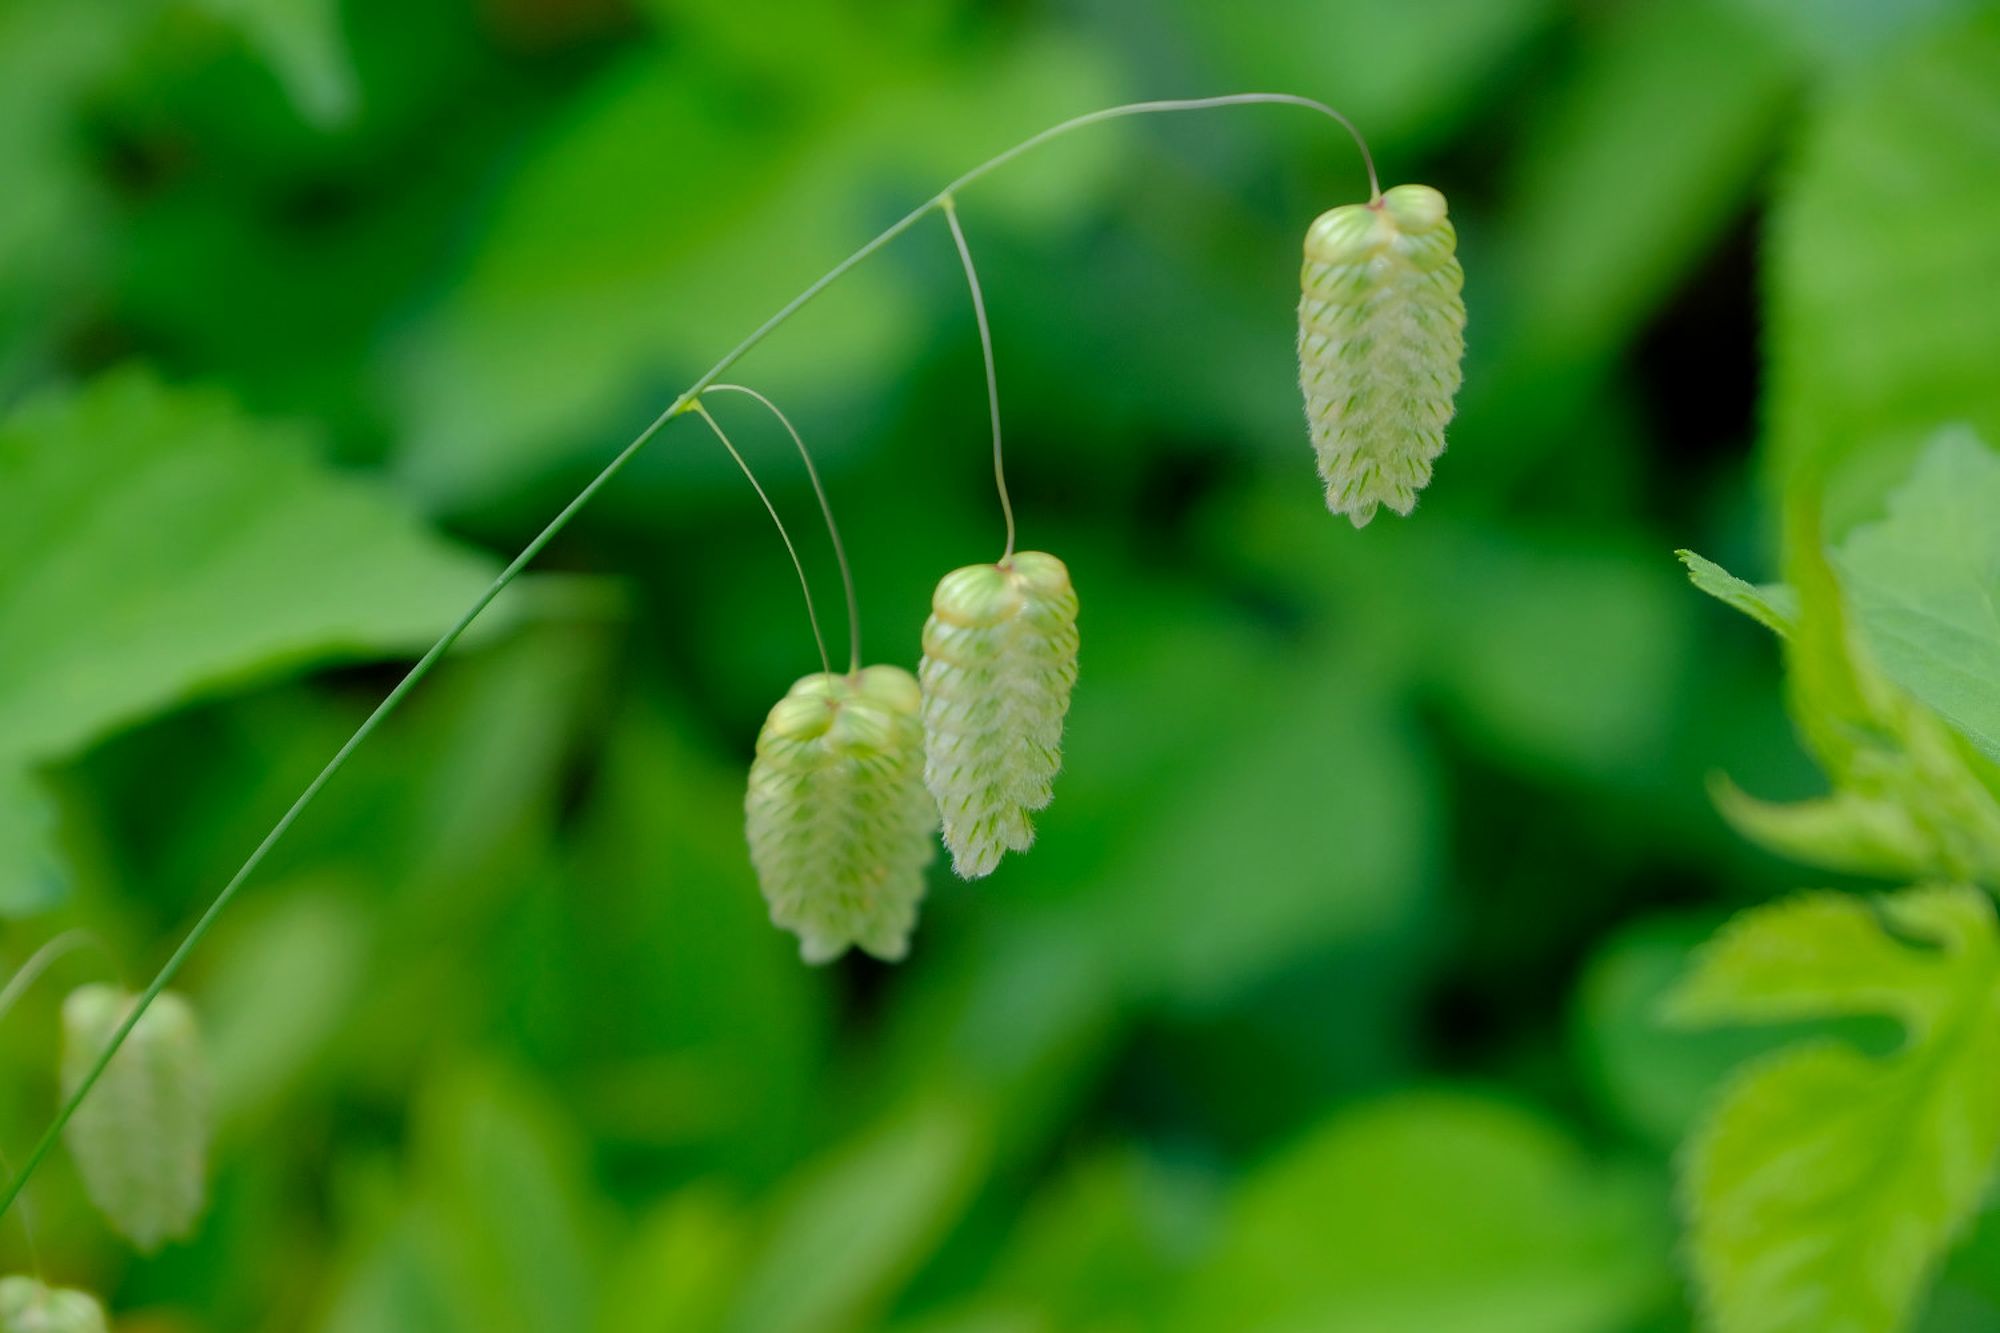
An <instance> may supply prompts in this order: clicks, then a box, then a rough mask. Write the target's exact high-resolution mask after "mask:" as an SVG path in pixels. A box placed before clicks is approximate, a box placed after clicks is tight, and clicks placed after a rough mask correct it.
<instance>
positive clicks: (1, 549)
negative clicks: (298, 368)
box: [0, 372, 489, 905]
mask: <svg viewBox="0 0 2000 1333" xmlns="http://www.w3.org/2000/svg"><path fill="white" fill-rule="evenodd" d="M488 578H489V572H488V569H487V566H486V563H485V562H484V561H483V560H481V559H479V558H477V557H475V556H473V555H472V554H470V553H468V552H466V551H464V550H461V549H459V548H457V547H454V546H451V545H449V544H447V543H445V542H443V541H440V540H439V539H437V538H435V537H433V536H431V535H430V534H429V533H427V532H425V531H424V530H423V529H422V528H421V527H419V526H418V525H417V524H416V522H415V521H414V520H413V519H411V518H410V517H409V516H408V515H407V514H405V513H404V512H402V511H401V510H400V509H399V508H398V507H397V506H396V505H395V504H394V503H393V502H392V501H390V500H388V499H387V498H386V497H385V496H383V495H382V494H380V493H379V492H378V491H375V490H374V489H372V488H370V487H368V486H367V485H365V484H362V483H359V482H356V481H353V480H348V479H343V478H340V477H336V476H333V475H331V474H328V473H326V472H324V471H323V470H322V469H320V468H319V467H318V466H317V465H316V464H315V463H314V462H313V460H312V459H311V457H310V456H309V455H308V453H307V452H306V450H305V448H304V447H303V442H302V441H301V440H300V439H299V438H298V436H297V435H296V434H295V433H294V432H292V431H290V430H287V429H284V428H279V427H273V426H269V425H265V424H262V423H258V422H255V421H252V420H250V419H248V418H245V417H243V416H241V415H240V414H238V413H237V412H236V411H235V410H234V409H233V408H231V406H230V405H229V404H228V402H227V401H226V400H225V399H222V398H220V397H218V396H216V395H213V394H207V393H202V392H198V391H188V390H179V389H170V388H167V387H165V386H164V385H161V384H160V383H158V382H157V381H156V380H154V379H152V378H150V377H148V376H146V375H143V374H139V373H131V372H128V373H123V374H118V375H114V376H111V377H108V378H106V379H103V380H100V381H98V382H97V383H95V384H93V385H91V386H90V387H88V388H86V389H83V390H81V391H79V392H77V393H75V394H70V395H55V396H51V397H45V398H42V399H39V400H37V401H36V402H34V403H31V404H29V405H28V406H25V407H23V408H21V409H20V410H19V411H17V412H16V413H14V414H13V415H11V416H10V417H8V418H7V419H6V420H5V421H4V422H0V642H4V643H6V644H8V645H9V650H8V652H7V654H6V655H5V656H4V657H0V768H18V767H19V766H22V765H26V764H31V763H35V762H38V761H44V760H49V759H55V758H62V757H66V756H68V755H70V754H73V753H74V752H75V751H76V750H78V749H79V748H81V747H82V746H84V745H87V744H89V743H90V742H92V741H94V740H96V739H98V738H100V737H102V736H103V735H105V734H106V733H108V732H111V731H113V730H116V729H117V728H119V727H122V726H125V725H128V724H130V723H131V722H133V721H135V720H137V719H138V718H141V717H144V716H146V715H147V714H149V713H153V712H156V711H159V710H160V709H163V708H167V707H170V706H172V705H175V704H178V703H181V702H183V701H185V700H187V699H189V698H192V697H195V696H197V695H199V694H202V693H205V692H208V691H212V690H215V689H218V688H222V687H225V686H230V685H234V684H237V683H239V682H242V681H244V680H247V679H251V678H254V677H256V676H260V675H267V674H270V673H272V672H276V671H280V670H286V669H295V668H297V667H299V666H303V665H305V664H307V663H311V662H315V661H322V660H327V659H331V658H341V657H349V658H351V657H363V656H368V655H372V654H377V653H382V652H396V651H404V650H408V649H411V648H415V647H418V646H420V645H422V644H424V643H426V642H427V641H428V640H429V639H430V638H432V637H433V636H434V635H436V634H437V633H439V632H441V631H442V630H443V628H444V626H445V625H447V624H449V623H450V621H451V618H452V617H453V615H455V614H456V613H457V612H458V611H459V610H461V609H463V607H464V606H465V604H466V603H468V602H470V601H471V600H472V598H473V597H474V596H475V595H477V593H478V592H479V591H480V590H481V589H482V588H483V587H484V586H485V583H486V581H487V579H488ZM8 785H9V786H10V787H17V785H18V784H17V783H11V782H10V783H9V784H8ZM7 825H8V826H9V827H11V828H15V829H19V828H21V827H23V816H22V815H21V814H20V813H19V812H16V813H14V814H12V815H10V816H9V818H8V820H7ZM23 855H24V854H23V852H22V851H21V850H19V848H18V847H10V848H8V849H7V850H6V851H5V852H4V853H0V864H11V865H13V866H15V867H18V866H19V865H20V864H21V861H22V858H23ZM44 859H45V857H44ZM36 896H37V895H31V894H28V893H24V892H23V891H21V890H20V889H18V888H14V889H8V890H5V891H0V902H5V903H11V904H15V905H27V904H29V903H31V902H32V901H33V900H34V898H35V897H36ZM39 896H40V897H46V894H42V895H39Z"/></svg>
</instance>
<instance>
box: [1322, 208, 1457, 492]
mask: <svg viewBox="0 0 2000 1333" xmlns="http://www.w3.org/2000/svg"><path fill="white" fill-rule="evenodd" d="M1457 246H1458V233H1457V232H1456V231H1455V230H1453V228H1452V225H1451V221H1450V219H1448V218H1447V217H1446V216H1445V201H1444V196H1443V195H1442V194H1439V193H1438V192H1437V191H1436V190H1433V189H1432V188H1431V187H1430V186H1428V185H1398V186H1396V187H1395V188H1394V189H1392V190H1389V191H1387V192H1386V193H1384V194H1383V196H1382V197H1381V199H1379V200H1377V201H1376V202H1374V203H1369V204H1348V205H1345V206H1343V207H1340V208H1335V209H1330V210H1328V211H1327V212H1325V213H1322V214H1320V216H1319V217H1318V218H1317V219H1316V220H1315V221H1314V222H1313V224H1312V226H1311V228H1310V229H1308V230H1307V232H1306V245H1305V268H1304V271H1303V273H1302V275H1301V279H1300V283H1301V287H1302V295H1301V297H1300V300H1299V387H1300V389H1301V390H1303V391H1304V393H1305V401H1306V423H1307V425H1308V427H1310V429H1311V431H1312V441H1313V450H1314V452H1315V453H1316V454H1318V456H1319V473H1320V478H1321V480H1323V481H1324V482H1325V483H1326V503H1327V507H1328V508H1329V509H1331V510H1333V512H1335V513H1337V514H1345V515H1347V517H1348V518H1349V519H1350V520H1351V521H1352V522H1353V524H1354V526H1355V527H1357V528H1358V527H1362V526H1364V525H1366V524H1367V522H1368V521H1369V520H1370V519H1371V518H1373V517H1374V516H1375V509H1376V506H1378V505H1387V506H1389V508H1391V509H1393V510H1395V511H1396V512H1397V513H1398V514H1407V513H1409V512H1410V510H1411V509H1413V508H1415V507H1416V503H1417V492H1418V491H1420V490H1422V489H1423V488H1424V486H1425V484H1426V483H1428V482H1429V481H1430V479H1431V463H1432V460H1433V459H1435V458H1436V457H1437V456H1438V455H1439V454H1440V453H1442V452H1444V428H1445V424H1446V423H1447V422H1449V421H1450V420H1451V416H1452V399H1453V396H1454V395H1455V394H1456V393H1457V392H1458V386H1459V378H1460V373H1459V360H1460V358H1461V357H1462V356H1463V354H1464V351H1465V300H1464V298H1463V296H1462V295H1461V289H1462V288H1463V286H1464V283H1465V273H1464V270H1462V269H1461V268H1460V267H1459V263H1458V257H1457V253H1456V251H1457Z"/></svg>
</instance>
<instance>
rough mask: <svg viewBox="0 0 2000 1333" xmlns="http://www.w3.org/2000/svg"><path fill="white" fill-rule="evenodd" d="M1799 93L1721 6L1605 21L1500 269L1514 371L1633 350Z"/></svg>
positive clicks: (1758, 32) (1543, 130) (1559, 104)
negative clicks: (1516, 308) (1514, 307)
mask: <svg viewBox="0 0 2000 1333" xmlns="http://www.w3.org/2000/svg"><path fill="white" fill-rule="evenodd" d="M1795 80H1796V71H1795V70H1794V68H1793V66H1792V63H1791V62H1790V61H1789V60H1788V59H1787V58H1786V57H1785V56H1784V54H1783V53H1782V52H1781V51H1780V50H1779V49H1778V48H1777V47H1776V46H1775V44H1774V43H1773V42H1772V41H1771V40H1770V39H1769V37H1768V36H1767V35H1766V34H1765V33H1764V32H1763V31H1762V29H1761V28H1760V27H1759V26H1758V25H1756V24H1754V23H1752V22H1749V21H1747V20H1745V19H1744V18H1743V17H1742V16H1741V15H1740V14H1738V13H1736V12H1735V11H1734V9H1733V8H1731V7H1729V6H1725V5H1722V4H1718V3H1714V2H1713V0H1682V2H1680V3H1674V4H1630V5H1619V6H1615V7H1611V8H1609V9H1607V10H1606V11H1604V13H1603V14H1602V15H1601V16H1600V17H1599V18H1598V20H1597V25H1596V29H1595V31H1593V32H1591V33H1590V34H1589V40H1588V41H1587V43H1586V44H1585V45H1584V47H1583V49H1582V51H1581V52H1580V59H1579V62H1578V64H1577V66H1576V68H1575V71H1574V73H1573V75H1572V77H1570V78H1569V79H1567V80H1566V81H1565V82H1564V83H1563V85H1562V86H1561V87H1560V89H1559V90H1558V93H1557V96H1556V97H1555V98H1554V99H1553V100H1552V101H1551V102H1550V104H1549V106H1548V107H1547V109H1546V110H1545V112H1544V113H1543V114H1542V115H1541V116H1540V117H1539V118H1538V120H1537V122H1536V125H1535V127H1534V130H1533V132H1532V133H1531V135H1530V137H1529V139H1528V142H1527V144H1526V146H1525V147H1524V148H1523V150H1522V157H1521V164H1520V167H1519V170H1518V175H1517V176H1516V179H1515V182H1514V186H1513V195H1514V199H1515V203H1514V206H1513V208H1512V209H1511V210H1510V211H1509V213H1508V217H1507V225H1506V230H1505V238H1504V245H1505V253H1504V255H1500V256H1495V259H1494V262H1495V263H1496V264H1498V265H1499V266H1500V267H1501V269H1502V271H1504V272H1505V273H1506V275H1507V282H1508V284H1509V287H1510V289H1511V291H1512V293H1513V295H1514V298H1515V300H1516V301H1517V302H1518V303H1519V304H1520V306H1521V312H1522V313H1521V316H1520V327H1518V328H1517V329H1514V330H1512V336H1513V337H1515V338H1518V339H1519V340H1521V345H1520V347H1519V348H1518V349H1510V350H1509V352H1508V355H1509V356H1510V358H1511V357H1523V358H1526V359H1528V360H1538V359H1543V358H1549V357H1557V358H1570V357H1582V358H1586V359H1589V358H1593V357H1602V356H1604V355H1605V354H1606V353H1607V352H1609V351H1610V350H1611V349H1614V348H1616V347H1618V346H1619V345H1620V344H1622V343H1623V342H1624V340H1625V339H1626V338H1627V337H1628V336H1630V334H1631V332H1632V330H1633V328H1634V326H1635V325H1636V324H1637V322H1638V321H1639V320H1640V319H1641V318H1642V317H1643V316H1644V315H1645V314H1646V312H1647V311H1649V310H1651V309H1652V308H1653V307H1654V306H1655V305H1656V304H1657V303H1658V301H1659V299H1660V297H1661V295H1662V293H1663V292H1665V291H1666V290H1667V288H1668V287H1669V285H1670V284H1671V283H1672V282H1673V281H1674V280H1675V278H1676V277H1677V276H1679V275H1680V274H1681V272H1682V271H1683V270H1684V269H1685V268H1686V266H1687V265H1688V264H1690V263H1692V262H1694V261H1695V259H1697V258H1698V257H1699V256H1700V254H1701V253H1702V251H1703V249H1704V248H1705V247H1706V245H1707V244H1708V242H1709V241H1710V240H1711V239H1712V238H1713V236H1714V235H1715V233H1716V231H1717V230H1718V229H1719V228H1720V227H1721V226H1723V225H1724V224H1726V223H1727V222H1728V221H1729V219H1730V217H1731V215H1732V214H1733V213H1734V211H1735V210H1736V209H1737V208H1738V207H1740V205H1741V202H1742V199H1743V197H1744V195H1745V193H1746V191H1747V190H1748V188H1749V186H1750V184H1751V181H1752V180H1753V173H1754V172H1755V170H1756V168H1757V167H1758V166H1759V165H1761V163H1762V161H1763V158H1764V157H1765V155H1766V154H1767V153H1768V152H1769V151H1770V147H1771V144H1772V141H1773V138H1774V137H1775V134H1776V132H1777V130H1778V128H1779V126H1780V124H1781V123H1782V121H1781V116H1780V113H1781V112H1782V111H1783V109H1784V107H1785V103H1786V98H1787V95H1788V94H1789V93H1790V92H1791V90H1792V87H1793V85H1794V83H1795ZM1467 267H1468V271H1469V270H1470V269H1471V267H1472V265H1470V264H1468V266H1467ZM1477 327H1478V326H1477V316H1476V315H1475V317H1474V327H1473V332H1474V335H1475V337H1476V336H1477Z"/></svg>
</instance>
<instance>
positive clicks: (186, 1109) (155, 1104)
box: [62, 986, 212, 1252]
mask: <svg viewBox="0 0 2000 1333" xmlns="http://www.w3.org/2000/svg"><path fill="white" fill-rule="evenodd" d="M136 999H137V997H136V996H135V995H131V994H128V993H126V992H124V991H121V990H117V989H115V988H113V987H110V986H84V987H82V988H80V989H78V990H76V991H73V992H72V993H71V994H70V996H69V998H68V999H67V1000H65V1001H64V1002H63V1058H62V1073H63V1093H64V1095H65V1096H68V1095H71V1094H73V1093H74V1092H75V1091H76V1088H77V1086H78V1085H79V1084H80V1083H81V1082H82V1081H83V1076H84V1074H85V1073H86V1072H88V1070H89V1069H90V1067H91V1065H92V1064H94V1063H95V1062H96V1060H97V1058H98V1056H99V1055H101V1054H102V1053H103V1051H104V1048H105V1047H106V1046H107V1045H109V1044H110V1041H111V1038H112V1035H113V1034H114V1033H115V1032H116V1031H117V1030H118V1026H119V1025H120V1024H121V1023H123V1022H124V1021H125V1016H126V1014H127V1013H129V1012H130V1011H131V1007H132V1004H133V1003H134V1001H135V1000H136ZM209 1104H210V1089H209V1072H208V1065H207V1061H206V1059H205V1058H204V1057H203V1054H202V1049H201V1033H200V1030H199V1028H198V1027H197V1025H196V1023H195V1017H194V1010H193V1009H192V1008H191V1007H189V1005H188V1002H187V1001H186V1000H184V999H182V998H181V997H180V996H178V995H176V994H174V993H173V992H172V991H167V992H165V993H163V994H162V995H160V996H159V998H157V999H156V1000H154V1001H153V1003H152V1004H151V1005H150V1006H149V1007H148V1008H147V1010H146V1012H145V1013H144V1014H143V1015H142V1016H141V1017H140V1019H139V1021H138V1023H137V1024H136V1025H134V1027H133V1028H132V1032H131V1035H130V1036H128V1037H127V1038H126V1039H125V1044H124V1045H123V1046H121V1047H119V1049H118V1054H117V1055H115V1056H113V1057H112V1059H111V1063H110V1065H109V1066H107V1067H106V1069H105V1071H104V1075H103V1077H102V1078H100V1079H98V1081H97V1085H96V1086H95V1087H94V1088H92V1089H91V1092H90V1095H89V1096H87V1097H85V1098H84V1100H83V1105H81V1106H80V1107H78V1108H77V1112H76V1114H75V1115H74V1116H72V1117H71V1118H70V1122H69V1125H68V1127H67V1129H66V1130H65V1132H64V1141H65V1142H66V1143H67V1144H68V1145H69V1150H70V1155H71V1156H73V1157H74V1158H75V1159H76V1168H77V1172H78V1173H79V1174H80V1175H81V1176H82V1177H83V1184H84V1188H85V1190H86V1191H88V1192H89V1194H90V1201H91V1202H92V1203H94V1204H96V1205H97V1206H98V1208H99V1209H100V1210H102V1212H103V1213H104V1215H105V1216H106V1217H107V1218H109V1219H110V1220H111V1223H112V1225H113V1226H115V1227H117V1228H118V1230H119V1232H120V1233H122V1234H123V1235H124V1236H125V1238H126V1239H128V1240H130V1241H131V1242H132V1243H133V1244H134V1245H135V1246H137V1247H138V1248H139V1249H141V1250H143V1251H147V1252H151V1251H153V1250H157V1249H158V1248H160V1246H161V1245H162V1244H164V1243H165V1242H167V1241H169V1240H179V1239H182V1238H184V1237H186V1236H187V1235H188V1234H189V1233H190V1232H191V1231H192V1230H193V1229H194V1224H195V1219H196V1218H197V1217H199V1216H200V1215H201V1209H202V1203H203V1200H204V1199H205V1197H206V1194H207V1172H208V1141H209V1136H210V1133H211V1132H212V1131H211V1118H212V1117H211V1114H210V1105H209Z"/></svg>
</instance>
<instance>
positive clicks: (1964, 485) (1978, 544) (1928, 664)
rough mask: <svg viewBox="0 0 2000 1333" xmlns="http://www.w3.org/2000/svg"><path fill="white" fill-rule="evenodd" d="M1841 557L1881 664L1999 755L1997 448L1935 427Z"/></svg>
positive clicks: (1853, 601) (1845, 583)
mask: <svg viewBox="0 0 2000 1333" xmlns="http://www.w3.org/2000/svg"><path fill="white" fill-rule="evenodd" d="M1996 350H2000V349H1996ZM1835 561H1836V564H1837V566H1838V568H1839V570H1840V576H1841V586H1842V587H1843V589H1844V590H1845V591H1846V593H1847V598H1848V603H1849V605H1850V606H1852V607H1853V609H1854V618H1855V620H1856V621H1857V622H1859V624H1860V625H1861V627H1862V629H1863V631H1864V632H1865V633H1866V635H1867V639H1868V646H1869V647H1870V649H1872V650H1873V652H1874V653H1875V656H1876V657H1877V658H1878V659H1879V660H1880V662H1881V664H1882V669H1883V671H1884V672H1885V673H1887V675H1888V676H1889V678H1890V679H1891V680H1894V681H1895V682H1896V683H1897V684H1898V685H1901V686H1902V687H1903V688H1904V689H1906V690H1908V691H1909V692H1910V693H1911V694H1912V695H1913V696H1915V697H1916V698H1917V699H1918V700H1920V701H1922V702H1923V703H1925V704H1928V705H1929V706H1930V707H1931V708H1932V709H1934V710H1936V712H1937V713H1938V715H1939V716H1940V717H1942V718H1944V719H1945V721H1947V722H1950V723H1951V724H1952V725H1954V726H1955V727H1957V728H1958V730H1959V731H1960V732H1961V733H1963V734H1964V735H1965V737H1966V738H1967V739H1969V740H1970V741H1971V742H1972V743H1973V744H1974V745H1976V746H1978V747H1979V749H1980V751H1981V752H1982V753H1983V754H1985V755H1986V757H1987V758H1989V759H1993V760H1996V761H2000V454H1996V453H1994V451H1993V450H1992V449H1990V448H1988V447H1987V446H1986V445H1985V444H1984V443H1983V442H1982V441H1981V440H1980V439H1979V438H1978V437H1977V436H1976V435H1974V434H1972V433H1971V432H1970V431H1965V430H1947V431H1943V432H1940V433H1939V434H1938V435H1937V437H1936V438H1935V439H1933V440H1932V441H1931V443H1930V445H1929V446H1928V448H1926V449H1925V451H1924V454H1923V457H1922V459H1921V460H1920V461H1919V462H1918V464H1917V467H1916V470H1915V471H1913V472H1912V473H1911V474H1910V478H1909V480H1908V481H1906V482H1905V483H1903V485H1902V486H1901V487H1900V488H1899V489H1897V490H1896V491H1894V492H1893V493H1892V494H1891V495H1890V496H1889V512H1888V515H1887V517H1885V518H1883V519H1882V520H1881V521H1879V522H1876V523H1871V524H1868V525H1866V526H1864V527H1859V528H1856V529H1854V530H1853V531H1852V532H1850V533H1849V534H1848V536H1847V540H1846V542H1845V543H1843V545H1842V546H1841V548H1840V551H1839V552H1838V554H1837V556H1836V558H1835Z"/></svg>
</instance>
